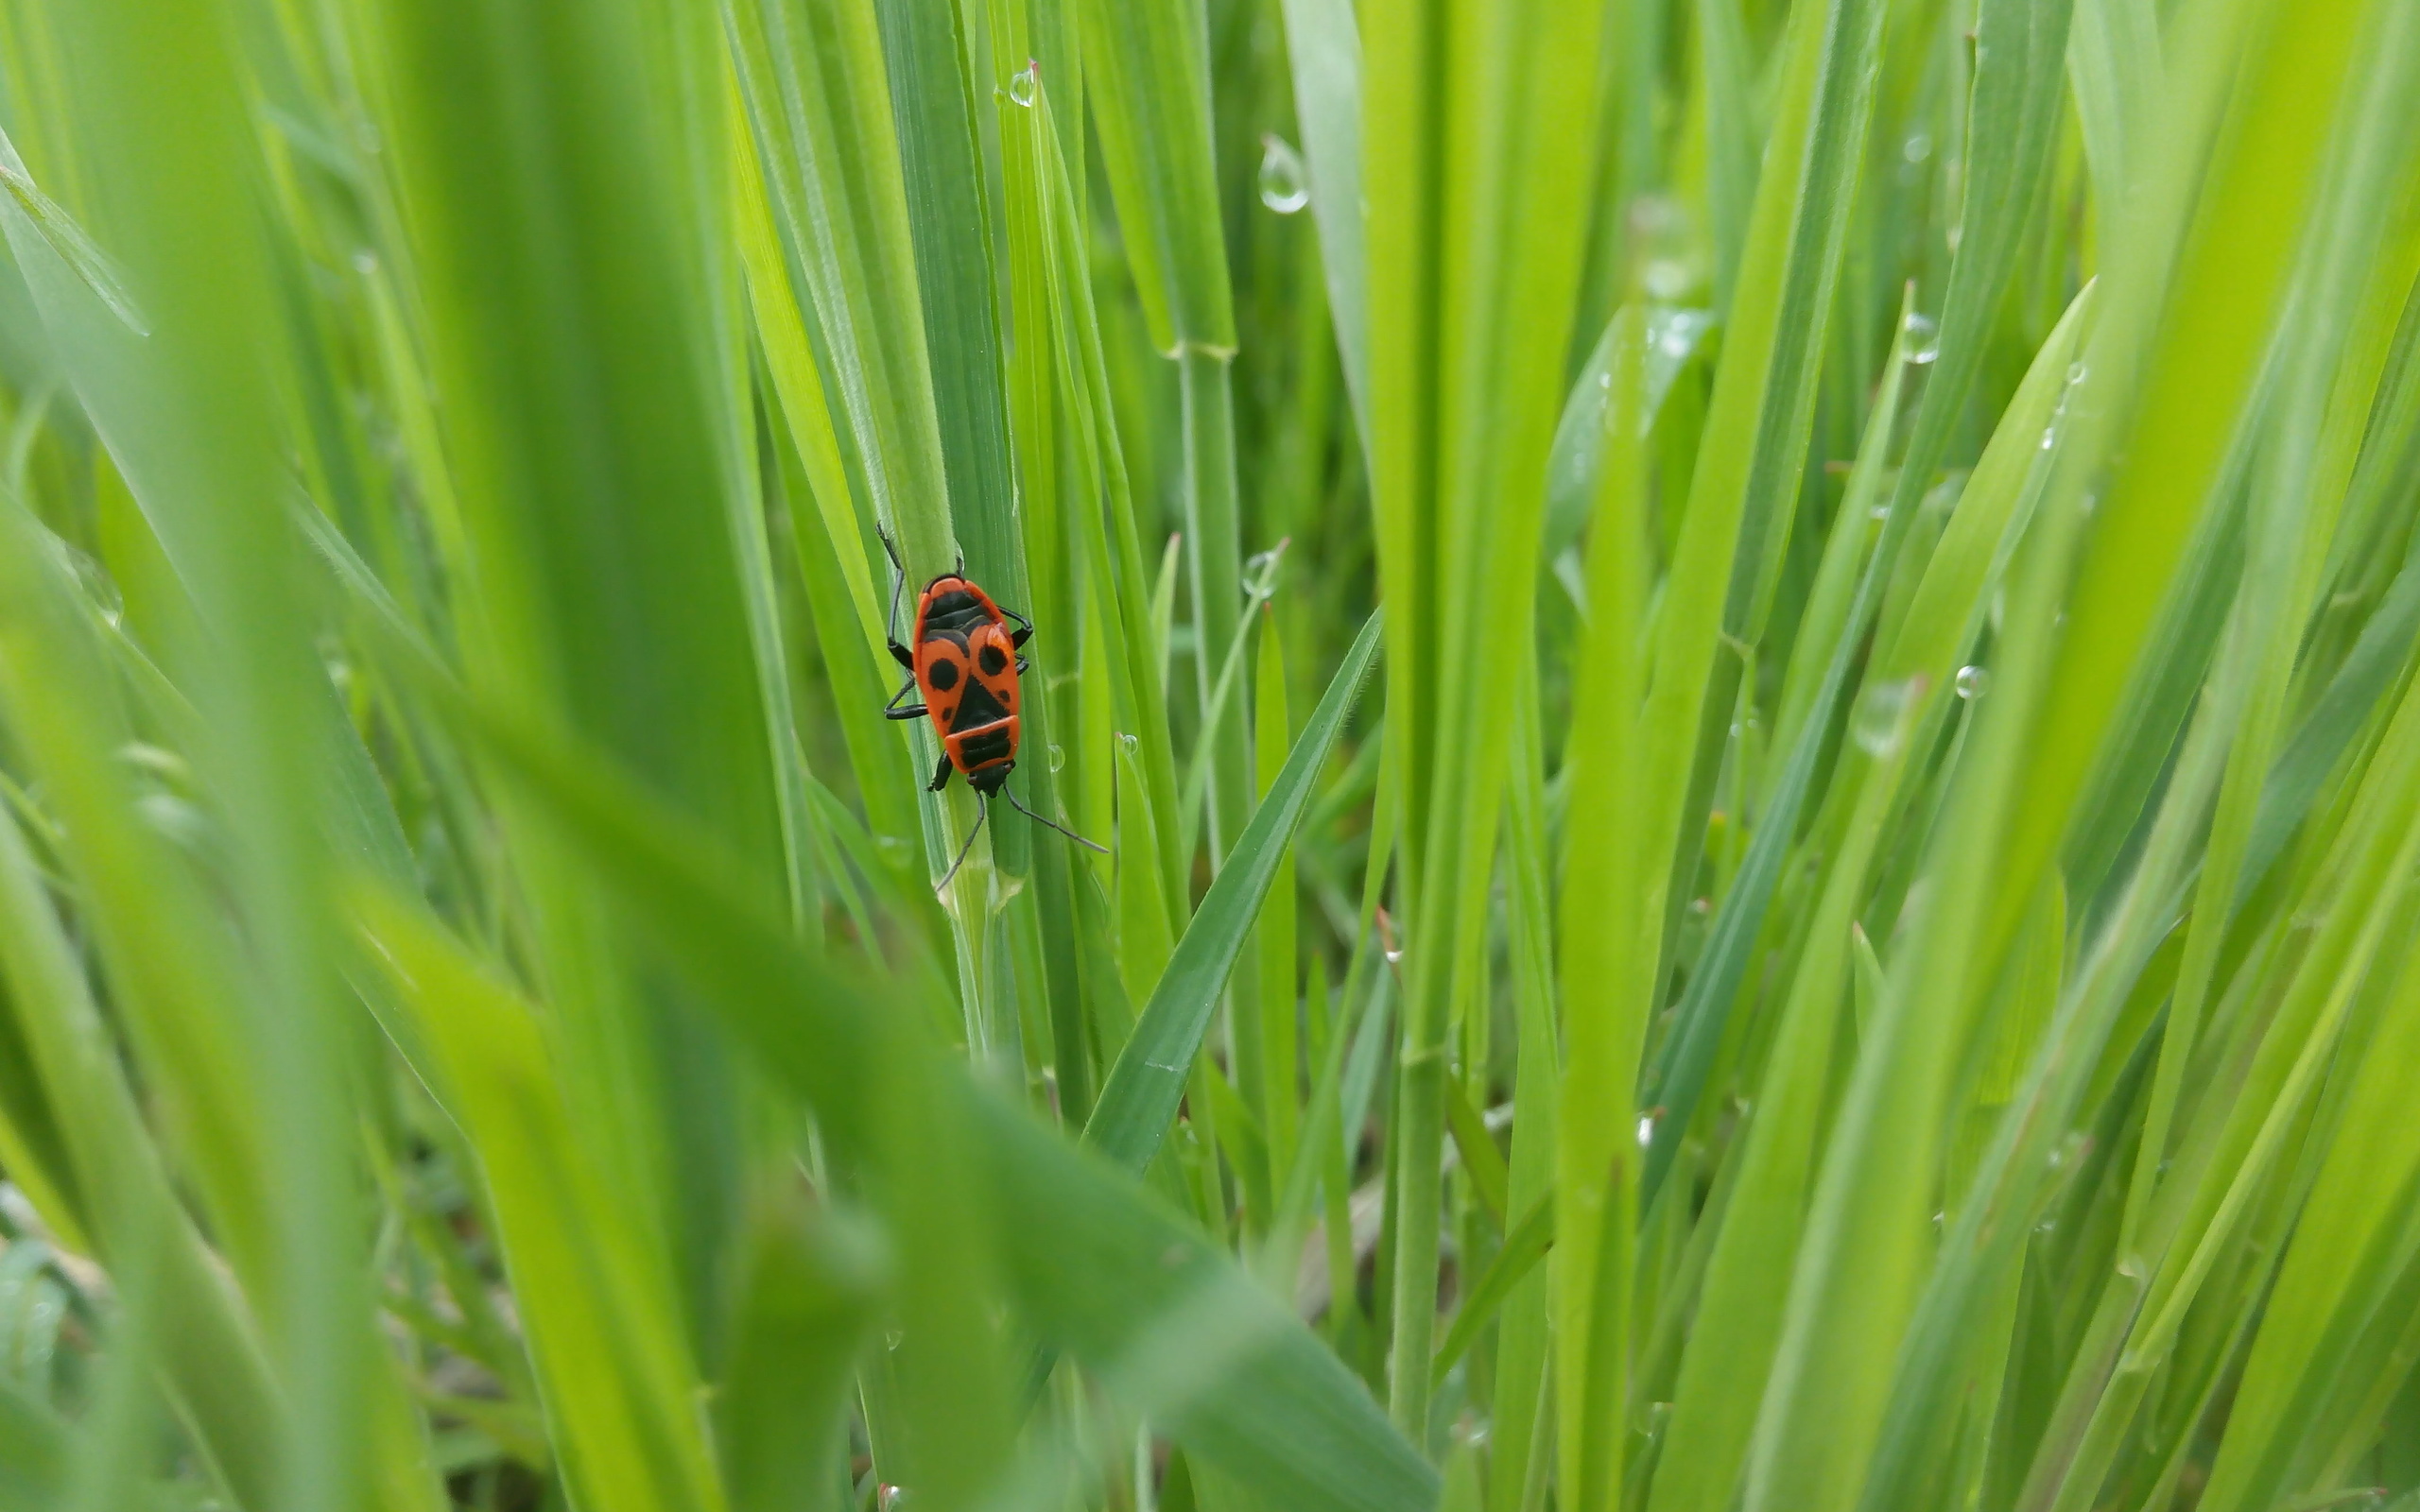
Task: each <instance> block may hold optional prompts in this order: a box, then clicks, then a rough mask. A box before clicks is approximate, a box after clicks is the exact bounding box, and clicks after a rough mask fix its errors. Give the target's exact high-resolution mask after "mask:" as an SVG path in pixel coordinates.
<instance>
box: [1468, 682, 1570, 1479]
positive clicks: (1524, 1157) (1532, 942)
mask: <svg viewBox="0 0 2420 1512" xmlns="http://www.w3.org/2000/svg"><path fill="white" fill-rule="evenodd" d="M1538 680H1539V679H1538V669H1537V662H1536V659H1535V657H1534V655H1532V656H1531V657H1530V658H1527V659H1525V662H1524V666H1523V672H1522V680H1521V688H1520V696H1519V698H1518V700H1517V701H1516V703H1515V705H1514V711H1515V712H1514V714H1513V718H1514V720H1515V724H1514V727H1513V760H1512V766H1511V773H1510V777H1509V779H1508V781H1507V783H1506V799H1505V832H1504V848H1505V878H1506V889H1507V890H1506V898H1507V939H1506V952H1507V954H1509V955H1510V956H1511V966H1512V971H1511V976H1512V990H1513V1033H1514V1040H1513V1147H1512V1157H1511V1160H1510V1161H1509V1162H1508V1163H1509V1166H1510V1169H1509V1172H1508V1179H1507V1182H1506V1186H1505V1211H1507V1212H1509V1213H1513V1214H1521V1213H1526V1212H1529V1211H1530V1210H1531V1209H1532V1208H1542V1207H1543V1206H1544V1205H1546V1204H1547V1203H1550V1202H1552V1201H1553V1200H1554V1181H1555V1151H1556V1148H1557V1144H1556V1135H1555V1120H1556V1112H1557V1108H1556V1105H1555V1097H1556V1093H1557V1091H1558V1090H1559V1086H1560V1083H1561V1079H1562V1071H1563V1065H1562V1045H1561V1043H1560V1042H1559V1039H1558V1036H1557V1034H1556V1029H1555V996H1554V971H1555V956H1554V889H1553V883H1552V875H1553V874H1552V864H1551V857H1552V855H1553V851H1551V849H1550V848H1549V846H1550V842H1549V839H1548V834H1549V832H1548V829H1547V808H1548V801H1547V786H1546V758H1545V752H1544V749H1543V747H1544V739H1543V733H1544V732H1543V730H1541V728H1540V726H1541V723H1542V721H1541V718H1540V712H1539V703H1540V701H1541V700H1540V696H1539V692H1538ZM1520 1221H1521V1220H1520V1219H1519V1218H1518V1217H1517V1216H1516V1217H1515V1218H1514V1220H1513V1223H1514V1226H1515V1228H1517V1227H1518V1225H1519V1223H1520ZM1497 1255H1498V1259H1497V1260H1496V1261H1495V1262H1492V1263H1491V1266H1492V1267H1493V1266H1494V1265H1501V1264H1505V1263H1516V1262H1508V1261H1507V1260H1506V1259H1505V1257H1508V1256H1515V1255H1516V1251H1515V1249H1514V1246H1513V1229H1506V1230H1505V1234H1504V1245H1503V1247H1502V1248H1501V1249H1500V1250H1498V1251H1497ZM1508 1280H1510V1281H1511V1284H1510V1285H1509V1286H1508V1288H1507V1290H1506V1293H1505V1296H1504V1297H1503V1299H1502V1301H1501V1302H1499V1303H1497V1304H1496V1306H1495V1309H1494V1310H1493V1315H1494V1317H1495V1322H1496V1335H1495V1361H1494V1365H1495V1383H1494V1385H1493V1387H1492V1388H1491V1390H1492V1400H1491V1401H1490V1417H1491V1419H1492V1423H1493V1426H1492V1427H1491V1429H1490V1435H1491V1437H1492V1439H1493V1442H1494V1444H1495V1451H1494V1453H1493V1454H1492V1455H1491V1457H1490V1460H1489V1466H1488V1500H1489V1504H1490V1505H1493V1506H1500V1507H1507V1508H1510V1507H1513V1506H1515V1505H1517V1504H1518V1503H1519V1501H1520V1498H1521V1496H1522V1493H1523V1490H1524V1488H1525V1486H1526V1483H1527V1482H1528V1480H1529V1476H1530V1465H1531V1463H1532V1462H1533V1461H1535V1462H1536V1463H1537V1464H1538V1465H1539V1466H1540V1467H1541V1469H1543V1467H1544V1465H1545V1463H1546V1460H1547V1456H1548V1455H1549V1454H1550V1453H1551V1443H1552V1440H1551V1438H1550V1437H1549V1436H1547V1424H1546V1422H1545V1420H1544V1417H1543V1412H1542V1409H1543V1408H1544V1406H1545V1405H1546V1403H1547V1401H1548V1400H1550V1397H1549V1393H1550V1392H1551V1390H1552V1387H1553V1375H1552V1369H1553V1366H1552V1360H1551V1356H1550V1353H1549V1344H1548V1336H1547V1309H1548V1302H1549V1287H1548V1280H1547V1276H1546V1275H1545V1274H1543V1273H1538V1274H1533V1275H1528V1276H1515V1277H1508ZM1461 1311H1462V1312H1463V1313H1466V1314H1470V1315H1472V1316H1473V1317H1474V1318H1475V1319H1476V1320H1478V1322H1480V1323H1484V1321H1486V1320H1487V1319H1488V1317H1489V1316H1490V1310H1488V1309H1485V1308H1482V1307H1481V1306H1480V1305H1479V1297H1478V1286H1474V1288H1473V1292H1472V1295H1471V1297H1469V1298H1468V1299H1466V1300H1464V1301H1463V1302H1462V1303H1461ZM1454 1327H1455V1328H1456V1329H1459V1328H1461V1317H1460V1316H1458V1317H1457V1318H1456V1319H1455V1323H1454ZM1448 1342H1449V1343H1450V1335H1449V1339H1448ZM1442 1348H1443V1347H1442V1346H1441V1349H1442Z"/></svg>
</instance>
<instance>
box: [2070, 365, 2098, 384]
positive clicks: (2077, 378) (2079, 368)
mask: <svg viewBox="0 0 2420 1512" xmlns="http://www.w3.org/2000/svg"><path fill="white" fill-rule="evenodd" d="M2091 371H2092V369H2089V368H2087V367H2085V366H2084V365H2083V363H2081V362H2071V363H2068V364H2067V382H2068V383H2069V384H2070V385H2073V384H2080V383H2082V382H2083V381H2084V379H2085V377H2086V376H2087V375H2089V374H2090V373H2091Z"/></svg>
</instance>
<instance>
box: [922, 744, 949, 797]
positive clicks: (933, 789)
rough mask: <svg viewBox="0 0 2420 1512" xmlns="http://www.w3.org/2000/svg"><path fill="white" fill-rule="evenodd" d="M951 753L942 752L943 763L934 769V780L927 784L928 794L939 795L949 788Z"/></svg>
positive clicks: (926, 790)
mask: <svg viewBox="0 0 2420 1512" xmlns="http://www.w3.org/2000/svg"><path fill="white" fill-rule="evenodd" d="M949 770H950V768H949V752H947V751H943V752H942V763H941V765H939V766H936V767H934V768H933V780H932V781H931V782H927V783H925V792H927V793H938V792H940V791H941V790H942V788H944V787H947V786H949Z"/></svg>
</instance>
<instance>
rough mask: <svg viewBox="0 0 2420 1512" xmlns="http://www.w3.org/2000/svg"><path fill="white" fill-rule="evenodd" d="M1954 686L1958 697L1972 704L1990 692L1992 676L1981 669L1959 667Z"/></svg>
mask: <svg viewBox="0 0 2420 1512" xmlns="http://www.w3.org/2000/svg"><path fill="white" fill-rule="evenodd" d="M1955 686H1956V688H1957V689H1958V696H1960V697H1961V698H1963V699H1965V700H1966V701H1967V702H1969V703H1972V702H1974V701H1975V700H1976V699H1978V698H1979V697H1981V696H1983V695H1984V694H1986V693H1988V692H1990V691H1991V686H1992V675H1991V673H1990V672H1988V671H1986V670H1985V669H1983V668H1981V667H1960V668H1959V669H1958V680H1957V682H1956V683H1955Z"/></svg>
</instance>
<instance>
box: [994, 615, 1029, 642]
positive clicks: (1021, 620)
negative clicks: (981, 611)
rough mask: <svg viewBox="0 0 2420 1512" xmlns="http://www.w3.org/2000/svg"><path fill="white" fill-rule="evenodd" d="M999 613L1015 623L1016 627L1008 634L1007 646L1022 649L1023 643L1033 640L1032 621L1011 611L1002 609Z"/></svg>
mask: <svg viewBox="0 0 2420 1512" xmlns="http://www.w3.org/2000/svg"><path fill="white" fill-rule="evenodd" d="M1000 612H1001V613H1003V614H1006V615H1007V616H1008V617H1009V618H1011V619H1012V620H1014V621H1016V622H1017V627H1016V628H1015V629H1013V630H1011V631H1010V632H1009V644H1011V645H1013V646H1016V647H1018V648H1019V649H1023V647H1024V645H1025V643H1026V642H1028V641H1030V640H1032V639H1033V621H1031V620H1029V619H1027V618H1026V617H1025V616H1024V615H1022V614H1020V613H1018V612H1017V611H1016V610H1012V609H1004V610H1000Z"/></svg>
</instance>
